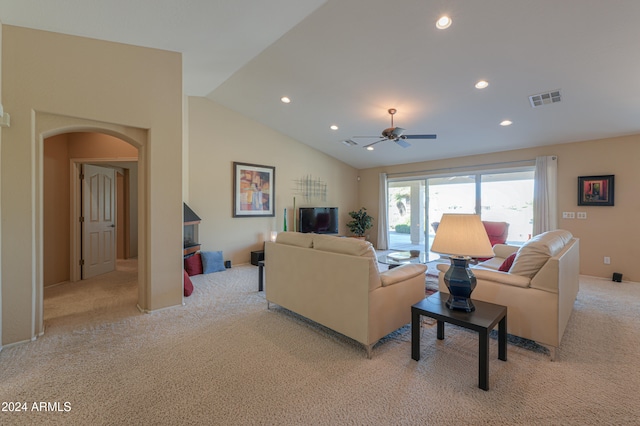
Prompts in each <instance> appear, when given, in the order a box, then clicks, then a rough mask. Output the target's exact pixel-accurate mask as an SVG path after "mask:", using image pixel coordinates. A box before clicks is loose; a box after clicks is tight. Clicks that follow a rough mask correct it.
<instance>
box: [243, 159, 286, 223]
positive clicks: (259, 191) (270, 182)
mask: <svg viewBox="0 0 640 426" xmlns="http://www.w3.org/2000/svg"><path fill="white" fill-rule="evenodd" d="M275 190H276V168H275V167H271V166H261V165H259V164H247V163H238V162H234V163H233V217H259V216H275V206H274V201H275Z"/></svg>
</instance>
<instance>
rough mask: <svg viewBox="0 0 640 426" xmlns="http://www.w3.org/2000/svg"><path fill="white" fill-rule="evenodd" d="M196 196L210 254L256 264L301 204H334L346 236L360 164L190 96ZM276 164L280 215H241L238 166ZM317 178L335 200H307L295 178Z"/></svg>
mask: <svg viewBox="0 0 640 426" xmlns="http://www.w3.org/2000/svg"><path fill="white" fill-rule="evenodd" d="M188 115H189V148H190V150H189V151H190V154H189V171H188V172H189V199H188V200H186V201H187V204H189V207H191V208H192V209H193V210H194V211H195V212H196V213H197V214H198V215H199V216H200V217H201V218H202V223H201V224H200V242H201V243H202V244H203V246H202V250H222V251H223V253H224V256H225V259H230V260H231V261H232V264H241V263H248V262H249V260H250V252H251V251H252V250H261V249H262V246H263V242H264V241H265V239H268V238H269V233H270V231H272V230H277V231H282V227H283V216H284V209H285V208H287V212H288V219H287V224H288V226H289V227H291V225H292V208H293V197H294V196H295V197H296V207H300V206H304V205H306V206H310V205H313V206H332V207H338V208H339V213H340V219H339V222H340V230H341V233H346V232H347V229H346V227H345V223H346V222H347V221H348V220H349V216H348V212H349V211H350V210H354V209H357V207H358V203H357V199H356V194H357V172H356V170H355V169H354V168H353V167H350V166H348V165H346V164H345V163H342V162H340V161H338V160H336V159H335V158H332V157H329V156H327V155H325V154H322V153H320V152H319V151H316V150H314V149H312V148H310V147H308V146H307V145H304V144H302V143H300V142H297V141H295V140H293V139H291V138H289V137H287V136H285V135H282V134H280V133H278V132H275V131H274V130H272V129H269V128H267V127H265V126H263V125H261V124H259V123H257V122H255V121H252V120H250V119H248V118H246V117H244V116H242V115H239V114H237V113H235V112H233V111H231V110H229V109H227V108H224V107H222V106H220V105H218V104H215V103H213V102H211V101H209V100H207V99H205V98H198V97H190V98H189V111H188ZM234 161H237V162H243V163H252V164H261V165H268V166H275V168H276V173H275V174H276V185H275V187H276V200H275V206H276V217H275V218H273V217H268V218H247V217H242V218H233V217H232V187H233V182H232V175H233V162H234ZM307 175H310V176H311V177H313V178H314V179H320V180H322V181H323V182H325V183H326V184H327V200H326V201H321V200H319V199H312V200H309V201H305V200H304V199H303V198H302V197H301V196H300V195H299V194H296V193H295V191H294V188H295V180H296V179H300V178H303V177H305V176H307Z"/></svg>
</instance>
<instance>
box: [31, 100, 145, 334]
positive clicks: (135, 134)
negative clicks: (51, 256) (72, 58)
mask: <svg viewBox="0 0 640 426" xmlns="http://www.w3.org/2000/svg"><path fill="white" fill-rule="evenodd" d="M35 118H36V119H35V123H36V129H35V130H36V132H35V134H36V144H37V149H36V158H35V161H36V164H37V167H36V169H35V172H36V176H35V177H36V179H35V182H36V188H35V189H36V191H35V193H36V209H35V212H34V213H35V215H36V221H35V223H36V229H35V247H36V250H35V264H36V274H35V280H34V283H33V286H34V295H35V297H34V299H35V300H34V302H35V308H36V309H35V318H34V326H35V329H36V331H37V334H38V335H41V334H42V333H43V332H44V319H43V318H44V316H43V293H44V253H45V252H44V209H43V204H44V160H45V159H44V154H43V152H44V140H45V139H47V138H50V137H54V136H57V135H61V134H65V133H77V132H89V133H99V134H105V135H110V136H114V137H116V138H118V139H121V140H123V141H125V142H127V143H128V144H131V145H132V146H134V147H135V148H136V149H137V150H138V176H137V183H138V185H137V187H138V204H137V210H138V241H139V244H138V303H137V304H138V308H139V309H140V310H141V311H147V310H148V308H147V301H148V294H149V291H150V288H149V282H148V279H147V277H148V270H147V267H148V266H147V262H146V259H147V250H146V247H145V243H144V242H145V241H146V226H147V212H148V210H149V209H148V200H147V197H146V194H147V193H148V191H149V188H148V185H149V183H148V179H147V173H146V171H147V167H148V164H147V162H148V158H147V157H148V156H147V151H146V147H147V142H148V135H147V131H146V130H144V129H138V128H133V127H128V126H122V125H118V124H111V123H102V122H96V121H92V120H86V119H81V118H76V117H67V116H61V115H56V114H49V113H39V112H36V117H35Z"/></svg>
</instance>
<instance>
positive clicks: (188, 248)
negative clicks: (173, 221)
mask: <svg viewBox="0 0 640 426" xmlns="http://www.w3.org/2000/svg"><path fill="white" fill-rule="evenodd" d="M182 204H183V218H184V219H183V220H184V233H183V238H184V241H183V243H184V244H183V256H184V257H187V256H190V255H192V254H194V253H197V252H198V251H199V250H200V243H199V242H198V226H199V225H200V221H201V219H200V217H199V216H198V215H197V214H196V213H195V212H194V211H193V210H191V208H190V207H189V206H188V205H187V204H186V203H182Z"/></svg>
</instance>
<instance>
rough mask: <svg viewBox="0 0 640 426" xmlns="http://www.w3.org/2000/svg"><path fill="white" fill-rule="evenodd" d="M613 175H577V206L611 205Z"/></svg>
mask: <svg viewBox="0 0 640 426" xmlns="http://www.w3.org/2000/svg"><path fill="white" fill-rule="evenodd" d="M613 178H614V175H603V176H579V177H578V205H579V206H613V189H614V188H613V184H614V181H613Z"/></svg>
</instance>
